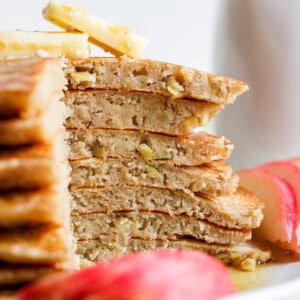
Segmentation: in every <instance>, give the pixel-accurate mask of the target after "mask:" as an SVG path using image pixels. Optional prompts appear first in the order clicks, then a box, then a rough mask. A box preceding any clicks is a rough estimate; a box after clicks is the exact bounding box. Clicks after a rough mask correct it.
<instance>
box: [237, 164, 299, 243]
mask: <svg viewBox="0 0 300 300" xmlns="http://www.w3.org/2000/svg"><path fill="white" fill-rule="evenodd" d="M238 175H239V177H240V186H242V187H243V188H245V189H247V190H248V191H250V192H252V193H253V194H254V195H256V196H257V198H259V199H260V200H262V201H263V202H264V204H265V208H264V211H263V212H264V219H263V221H262V223H261V225H260V227H259V228H257V229H256V230H255V231H256V232H257V234H259V235H260V236H262V237H263V238H265V239H266V240H269V241H271V242H273V243H276V242H278V241H281V242H291V240H292V237H293V232H294V229H295V225H296V200H295V195H294V191H293V189H292V188H291V186H290V185H289V184H288V183H287V182H285V181H284V180H282V179H280V178H279V177H277V176H274V175H272V174H270V173H269V172H266V171H264V170H261V169H258V168H255V169H250V170H244V171H241V172H239V173H238Z"/></svg>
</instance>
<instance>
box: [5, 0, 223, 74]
mask: <svg viewBox="0 0 300 300" xmlns="http://www.w3.org/2000/svg"><path fill="white" fill-rule="evenodd" d="M47 2H48V1H46V0H45V1H44V0H42V1H41V0H24V1H21V0H19V1H16V0H1V1H0V30H13V29H23V30H48V31H55V30H61V29H60V28H58V27H56V26H55V25H52V24H51V23H49V22H48V21H46V20H44V19H43V17H42V13H41V11H42V9H43V7H44V6H45V5H46V4H47ZM62 2H63V3H66V4H71V5H76V6H78V7H81V8H84V9H85V10H87V11H88V12H90V13H92V14H93V15H95V16H97V17H100V18H103V19H104V20H106V21H109V22H112V23H115V24H120V25H121V24H122V25H126V26H128V27H129V28H131V29H132V30H133V31H134V32H136V33H138V34H141V35H143V36H144V37H146V38H147V39H149V40H150V45H149V47H148V49H147V50H146V51H145V53H144V57H149V58H153V59H158V60H164V61H169V62H174V63H177V64H182V65H186V66H190V67H195V68H200V69H202V70H206V71H212V59H213V53H212V45H213V42H214V29H215V24H216V22H215V19H216V14H217V6H218V3H219V1H218V0H210V1H207V0H186V1H182V0H151V1H143V0H81V1H80V0H79V1H78V0H77V1H75V0H74V1H72V0H66V1H62Z"/></svg>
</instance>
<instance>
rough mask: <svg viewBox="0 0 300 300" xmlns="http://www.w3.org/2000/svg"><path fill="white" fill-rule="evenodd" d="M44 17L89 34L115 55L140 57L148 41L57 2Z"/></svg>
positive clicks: (66, 27) (122, 28)
mask: <svg viewBox="0 0 300 300" xmlns="http://www.w3.org/2000/svg"><path fill="white" fill-rule="evenodd" d="M43 16H44V18H45V19H47V20H48V21H50V22H52V23H54V24H56V25H58V26H60V27H63V28H65V29H67V30H68V29H70V28H71V29H75V30H78V31H81V32H85V33H87V34H88V35H89V36H90V37H91V42H93V43H95V44H96V45H98V46H100V47H101V48H103V49H104V50H105V51H108V52H110V53H112V54H114V55H122V54H126V55H128V56H131V57H140V56H141V54H142V52H143V51H144V49H145V47H146V46H147V44H148V40H146V39H145V38H144V37H142V36H139V35H137V34H135V33H133V32H131V30H130V29H129V28H127V27H125V26H115V25H112V24H110V23H108V22H106V21H104V20H101V19H99V18H96V17H94V16H92V15H90V14H89V13H87V12H86V11H85V10H83V9H81V8H77V7H71V6H67V5H65V4H62V3H60V2H57V1H50V2H49V3H48V4H47V6H46V7H45V8H44V9H43Z"/></svg>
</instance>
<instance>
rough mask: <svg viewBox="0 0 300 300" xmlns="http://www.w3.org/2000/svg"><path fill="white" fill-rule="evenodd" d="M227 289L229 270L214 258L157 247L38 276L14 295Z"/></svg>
mask: <svg viewBox="0 0 300 300" xmlns="http://www.w3.org/2000/svg"><path fill="white" fill-rule="evenodd" d="M233 293H234V287H233V284H232V282H231V280H230V276H229V273H228V271H227V269H226V268H225V266H224V265H223V264H222V263H221V262H220V261H219V260H217V259H215V258H213V257H210V256H208V255H207V254H206V253H202V252H200V251H192V250H157V251H147V252H141V253H134V254H129V255H126V256H124V257H122V258H121V259H114V260H110V261H108V262H102V263H99V265H97V266H93V267H90V268H86V269H83V270H81V271H78V272H74V273H72V274H70V275H65V276H63V277H62V276H59V277H57V278H56V277H52V278H50V279H43V280H42V281H40V282H37V283H34V284H32V285H29V286H27V287H25V288H24V289H22V290H21V291H20V292H19V293H18V296H19V299H21V300H26V299H30V300H35V299H39V300H41V299H53V300H54V299H55V300H59V299H64V300H69V299H70V300H71V299H72V300H77V299H105V300H117V299H118V300H125V299H126V300H130V299H132V300H133V299H134V300H137V299H141V300H144V299H145V300H152V299H153V300H154V299H155V300H181V299H184V300H187V299H189V300H193V299H195V300H196V299H197V300H199V299H218V298H220V297H224V296H228V295H231V294H233Z"/></svg>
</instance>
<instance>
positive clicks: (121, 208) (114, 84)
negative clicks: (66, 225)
mask: <svg viewBox="0 0 300 300" xmlns="http://www.w3.org/2000/svg"><path fill="white" fill-rule="evenodd" d="M66 74H67V78H68V81H69V91H68V92H67V93H66V95H65V98H64V101H65V103H66V105H67V108H68V117H67V119H66V122H65V125H66V128H67V135H68V143H69V146H70V149H71V150H70V156H69V160H70V165H71V168H72V171H71V184H70V192H71V195H72V197H73V201H72V223H73V230H74V235H75V237H76V238H77V247H78V249H77V253H78V254H79V255H80V256H81V257H82V258H87V259H90V260H92V261H97V260H101V259H106V258H111V257H117V256H121V255H122V254H125V253H128V252H132V251H141V250H147V249H157V248H192V249H200V250H204V251H206V252H208V253H210V254H212V255H214V256H216V257H218V258H220V259H222V260H223V261H224V262H226V263H228V264H232V265H235V266H238V267H240V268H242V269H245V270H252V269H254V268H255V266H256V265H257V264H259V263H262V262H265V261H267V260H268V259H269V258H270V252H269V251H267V250H266V249H264V248H262V247H261V246H260V245H257V244H255V243H254V242H252V241H251V242H249V240H250V239H251V233H252V229H253V228H256V227H258V226H259V224H260V223H261V220H262V218H263V214H262V209H263V205H262V203H261V202H260V201H258V199H256V198H255V197H254V196H253V195H250V194H249V193H247V192H246V191H244V190H242V189H239V188H238V177H237V175H236V174H234V173H233V172H232V169H231V167H230V166H229V165H228V164H227V163H226V162H224V160H226V159H227V158H228V157H229V156H230V154H231V151H232V149H233V145H232V144H231V143H230V142H229V141H228V140H226V139H225V138H224V137H217V136H213V135H209V134H207V133H204V132H200V133H195V128H196V127H198V126H205V125H206V124H207V123H208V122H209V121H210V120H211V119H212V118H214V117H215V116H216V114H217V113H218V112H219V111H220V110H221V109H222V108H223V107H224V106H225V105H227V104H229V103H232V102H233V101H234V100H235V98H236V97H237V96H238V95H240V94H241V93H243V92H244V91H246V90H247V89H248V87H247V85H246V84H244V83H242V82H240V81H237V80H233V79H230V78H225V77H221V76H216V75H211V74H208V73H204V72H200V71H197V70H194V69H189V68H184V67H180V66H176V65H172V64H167V63H162V62H156V61H150V60H141V59H130V58H128V57H120V58H91V59H83V60H73V61H71V62H70V63H69V65H68V67H67V69H66Z"/></svg>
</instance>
